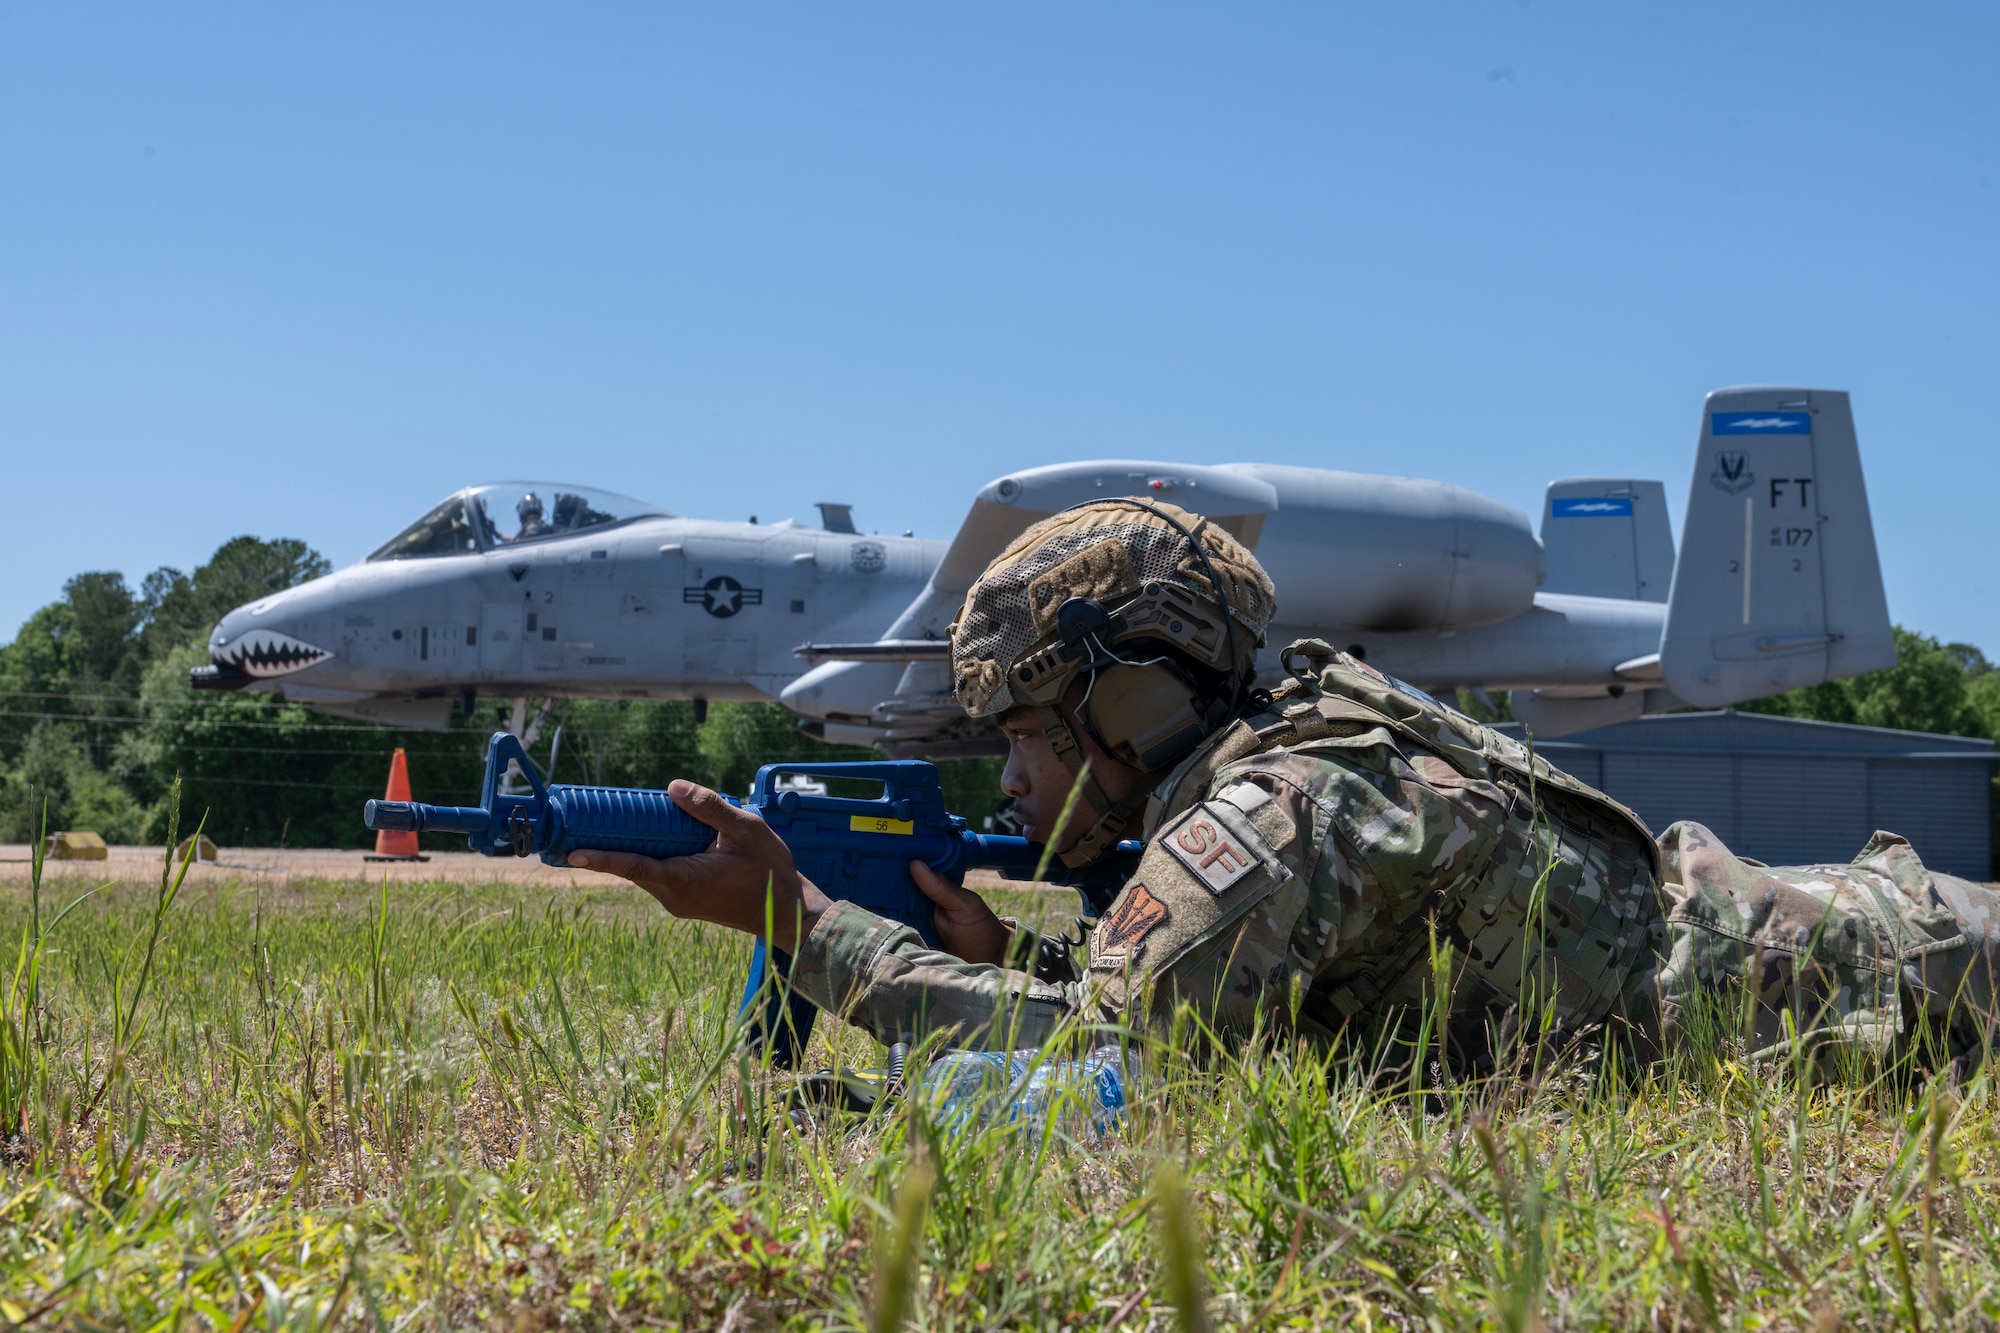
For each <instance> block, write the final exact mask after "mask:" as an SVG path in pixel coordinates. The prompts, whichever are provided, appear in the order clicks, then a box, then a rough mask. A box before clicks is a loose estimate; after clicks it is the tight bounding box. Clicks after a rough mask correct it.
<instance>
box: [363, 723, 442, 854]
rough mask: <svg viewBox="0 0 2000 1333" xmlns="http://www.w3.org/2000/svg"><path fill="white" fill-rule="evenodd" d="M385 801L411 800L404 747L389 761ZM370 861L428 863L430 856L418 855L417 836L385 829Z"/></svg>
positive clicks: (378, 834)
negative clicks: (387, 788) (387, 787)
mask: <svg viewBox="0 0 2000 1333" xmlns="http://www.w3.org/2000/svg"><path fill="white" fill-rule="evenodd" d="M382 799H383V800H385V801H407V800H409V799H410V764H409V761H408V760H407V759H405V758H404V757H403V747H402V746H400V745H399V746H397V747H396V753H395V756H394V757H393V758H391V759H390V760H389V790H388V791H386V792H383V793H382ZM365 859H366V860H370V861H428V860H430V858H429V857H428V856H419V855H418V854H417V835H416V834H414V833H412V832H409V831H408V830H403V831H399V832H398V831H391V830H389V829H383V830H381V831H380V832H378V833H376V835H375V854H374V855H373V856H370V857H367V858H365Z"/></svg>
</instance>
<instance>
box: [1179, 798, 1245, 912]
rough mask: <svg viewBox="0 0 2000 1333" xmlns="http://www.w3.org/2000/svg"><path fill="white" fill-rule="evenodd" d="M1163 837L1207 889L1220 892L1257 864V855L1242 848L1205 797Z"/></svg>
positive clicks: (1211, 891) (1182, 862)
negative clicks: (1175, 827)
mask: <svg viewBox="0 0 2000 1333" xmlns="http://www.w3.org/2000/svg"><path fill="white" fill-rule="evenodd" d="M1163 841H1164V843H1165V845H1166V848H1167V850H1168V851H1170V852H1172V853H1173V854H1174V856H1175V857H1176V858H1177V859H1178V860H1179V861H1180V863H1181V864H1182V865H1184V866H1186V867H1187V868H1188V869H1189V870H1192V871H1193V872H1194V873H1195V877H1196V878H1197V879H1199V880H1200V881H1201V882H1202V883H1203V884H1205V885H1207V886H1208V891H1209V892H1210V893H1221V892H1222V891H1223V890H1224V889H1226V888H1228V887H1229V886H1230V885H1231V884H1234V883H1235V882H1236V881H1237V880H1239V879H1242V878H1243V877H1244V876H1245V875H1247V874H1249V873H1250V872H1251V871H1252V870H1254V869H1256V867H1257V858H1256V857H1255V856H1253V855H1251V854H1250V852H1248V851H1247V850H1245V848H1244V846H1243V844H1242V843H1241V842H1239V841H1238V840H1237V838H1236V836H1235V835H1234V834H1232V833H1231V832H1230V831H1229V830H1228V828H1227V827H1226V826H1225V825H1224V824H1223V822H1222V817H1221V815H1220V814H1219V813H1218V812H1216V811H1215V810H1214V809H1213V808H1212V807H1210V806H1209V804H1208V803H1207V802H1206V801H1204V802H1202V803H1201V804H1200V805H1198V806H1196V807H1195V808H1194V809H1193V810H1191V811H1189V812H1188V818H1187V819H1186V820H1185V821H1184V822H1183V823H1182V824H1181V826H1180V827H1179V828H1178V829H1176V830H1174V832H1173V833H1172V834H1170V835H1169V836H1168V837H1166V838H1165V839H1164V840H1163Z"/></svg>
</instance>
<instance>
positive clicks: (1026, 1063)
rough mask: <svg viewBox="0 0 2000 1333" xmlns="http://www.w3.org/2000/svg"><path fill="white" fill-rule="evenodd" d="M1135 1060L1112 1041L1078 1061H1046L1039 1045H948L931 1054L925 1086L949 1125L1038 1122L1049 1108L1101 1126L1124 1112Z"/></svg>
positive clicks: (1107, 1126) (1062, 1115) (1067, 1117)
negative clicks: (946, 1051) (1003, 1048)
mask: <svg viewBox="0 0 2000 1333" xmlns="http://www.w3.org/2000/svg"><path fill="white" fill-rule="evenodd" d="M1133 1064H1134V1062H1133V1061H1132V1060H1130V1059H1125V1058H1121V1056H1120V1052H1119V1050H1118V1048H1117V1047H1116V1046H1112V1045H1106V1046H1100V1047H1098V1048H1097V1049H1096V1050H1094V1051H1092V1052H1091V1053H1090V1054H1089V1055H1088V1056H1086V1057H1085V1058H1083V1059H1081V1060H1051V1059H1048V1058H1046V1057H1045V1056H1044V1055H1043V1053H1042V1052H1041V1051H1039V1050H1024V1051H953V1052H952V1053H951V1054H949V1055H942V1056H939V1057H938V1058H937V1059H935V1060H933V1061H931V1064H930V1068H928V1069H926V1070H925V1071H924V1080H923V1091H924V1095H925V1096H927V1097H929V1098H931V1104H932V1105H933V1106H934V1107H935V1108H936V1109H937V1112H938V1116H939V1119H941V1120H942V1121H944V1122H945V1123H946V1124H949V1125H951V1126H952V1127H954V1128H960V1127H963V1126H964V1125H967V1124H969V1123H972V1122H973V1121H987V1120H1006V1121H1016V1122H1030V1123H1040V1122H1041V1120H1042V1119H1043V1118H1044V1117H1045V1116H1047V1115H1048V1114H1049V1112H1050V1110H1051V1108H1054V1110H1055V1112H1056V1114H1057V1115H1058V1117H1060V1118H1061V1119H1063V1120H1066V1121H1070V1122H1072V1123H1074V1121H1075V1120H1078V1119H1088V1120H1089V1122H1090V1124H1091V1126H1092V1127H1093V1128H1095V1129H1097V1130H1098V1131H1100V1132H1102V1131H1104V1130H1108V1129H1111V1128H1113V1127H1115V1126H1116V1125H1117V1124H1118V1122H1119V1120H1120V1119H1121V1118H1122V1117H1123V1115H1124V1111H1125V1104H1126V1100H1127V1095H1128V1092H1129V1090H1130V1088H1131V1082H1132V1077H1131V1076H1132V1074H1133V1073H1134V1072H1135V1070H1134V1069H1133Z"/></svg>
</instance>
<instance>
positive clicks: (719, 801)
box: [667, 778, 770, 838]
mask: <svg viewBox="0 0 2000 1333" xmlns="http://www.w3.org/2000/svg"><path fill="white" fill-rule="evenodd" d="M667 797H668V799H670V800H672V801H673V803H674V804H675V805H677V806H679V807H680V808H681V809H683V810H685V811H687V812H688V813H689V814H691V815H693V816H694V817H695V818H696V819H699V820H700V821H701V822H702V823H704V824H706V825H708V826H709V827H710V828H712V829H714V830H715V831H716V832H717V833H726V834H733V835H734V836H736V837H739V838H749V837H755V836H756V835H757V833H758V831H759V830H765V831H768V830H769V828H770V825H768V824H766V823H765V822H764V821H763V820H761V819H759V818H757V816H755V815H753V814H751V813H750V812H749V811H748V810H745V809H744V808H743V807H742V806H740V805H731V804H730V803H729V802H728V800H726V799H725V798H724V797H723V795H722V793H721V792H718V791H713V790H711V789H709V788H707V787H704V786H702V785H701V784H700V783H699V782H689V781H688V780H687V779H686V778H675V779H674V780H673V781H672V782H669V783H668V784H667Z"/></svg>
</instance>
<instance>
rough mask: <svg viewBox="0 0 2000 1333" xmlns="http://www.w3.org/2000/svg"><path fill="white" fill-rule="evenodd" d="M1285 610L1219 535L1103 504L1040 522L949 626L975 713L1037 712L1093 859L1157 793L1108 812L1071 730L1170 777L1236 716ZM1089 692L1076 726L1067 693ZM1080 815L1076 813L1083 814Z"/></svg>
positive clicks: (1079, 859) (1160, 509)
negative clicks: (1260, 653) (1075, 783)
mask: <svg viewBox="0 0 2000 1333" xmlns="http://www.w3.org/2000/svg"><path fill="white" fill-rule="evenodd" d="M1275 610H1276V598H1275V595H1274V592H1273V589H1272V586H1271V579H1270V576H1269V575H1268V574H1266V573H1265V572H1264V567H1263V566H1262V565H1260V564H1258V563H1257V558H1256V557H1255V556H1253V555H1251V554H1250V552H1249V551H1248V550H1247V549H1246V548H1245V547H1244V546H1243V544H1242V543H1241V542H1239V541H1237V540H1236V538H1234V537H1232V536H1231V535H1230V534H1229V533H1228V532H1226V531H1224V530H1223V529H1222V527H1221V526H1219V525H1218V524H1216V523H1213V522H1211V521H1210V520H1208V519H1206V518H1203V517H1201V516H1200V515H1198V514H1191V513H1189V512H1188V511H1186V510H1184V509H1181V508H1179V507H1178V506H1176V505H1171V504H1165V503H1162V502H1159V501H1154V500H1141V499H1115V500H1111V499H1107V500H1093V501H1090V502H1088V503H1086V504H1081V505H1077V506H1075V507H1074V508H1071V509H1066V510H1064V511H1063V512H1062V513H1060V514H1056V515H1054V516H1052V517H1050V518H1046V519H1044V520H1042V521H1041V522H1040V523H1037V524H1035V525H1034V526H1033V527H1031V528H1029V529H1028V530H1027V531H1026V532H1024V533H1022V534H1021V535H1020V536H1019V537H1017V538H1016V539H1015V540H1014V542H1013V544H1012V545H1010V546H1008V548H1007V549H1006V550H1005V551H1002V552H1001V553H1000V555H999V556H998V557H997V558H996V559H994V561H993V562H992V563H991V564H990V565H988V566H987V567H986V571H985V573H983V574H981V575H980V576H979V579H978V580H977V581H976V582H975V583H974V584H973V585H972V588H971V590H970V591H969V592H967V594H966V598H965V605H964V607H963V608H961V609H960V611H959V614H958V620H957V622H956V623H955V624H953V625H952V627H951V667H952V692H953V694H954V695H955V696H956V697H957V699H958V702H959V704H960V705H961V706H962V707H963V708H964V709H965V711H966V712H967V713H970V714H971V715H972V716H974V717H997V716H999V715H1000V714H1002V713H1005V712H1007V711H1008V710H1009V709H1012V708H1018V707H1023V706H1026V707H1030V708H1033V709H1034V710H1035V713H1036V717H1037V719H1038V720H1039V721H1040V723H1041V725H1042V729H1043V731H1044V732H1045V733H1046V734H1047V735H1048V737H1049V740H1050V743H1051V744H1052V745H1053V746H1054V747H1055V750H1056V753H1057V755H1058V756H1059V757H1060V758H1061V759H1062V760H1063V763H1064V765H1065V766H1066V767H1068V768H1069V770H1070V772H1071V773H1073V774H1078V775H1080V777H1081V782H1080V792H1079V796H1078V800H1079V803H1080V804H1082V805H1086V806H1088V807H1090V809H1089V811H1088V816H1089V817H1090V818H1091V819H1092V821H1093V822H1092V826H1091V828H1090V830H1089V832H1087V833H1086V835H1085V837H1084V839H1083V841H1082V842H1080V843H1078V844H1077V845H1076V847H1074V848H1073V849H1072V850H1071V851H1069V852H1067V853H1064V854H1063V860H1064V861H1065V862H1066V863H1068V864H1069V865H1071V866H1072V867H1074V866H1080V865H1084V864H1087V863H1088V862H1090V861H1093V860H1095V859H1097V857H1099V856H1102V855H1103V854H1104V853H1105V852H1106V851H1108V850H1109V849H1110V848H1111V846H1112V845H1113V844H1114V843H1115V840H1116V835H1117V833H1118V831H1119V830H1120V829H1122V828H1123V826H1124V825H1125V823H1126V822H1127V820H1128V819H1129V818H1130V816H1131V815H1132V813H1133V812H1134V811H1135V810H1136V809H1137V808H1138V806H1139V805H1140V804H1141V803H1143V801H1144V800H1145V796H1146V792H1147V791H1148V790H1149V789H1150V786H1151V785H1152V784H1150V783H1147V784H1141V790H1140V791H1139V792H1136V793H1135V794H1134V795H1133V796H1130V797H1127V798H1126V799H1125V800H1124V801H1121V802H1118V803H1116V804H1115V805H1114V803H1113V802H1111V801H1110V800H1109V799H1108V798H1106V797H1105V796H1104V793H1103V792H1102V790H1101V789H1100V788H1099V787H1098V785H1097V782H1096V780H1095V779H1094V778H1093V777H1091V776H1090V775H1088V774H1086V773H1084V772H1083V754H1082V751H1081V749H1080V748H1079V747H1078V745H1077V741H1076V737H1075V734H1074V733H1073V731H1072V730H1071V726H1072V722H1074V723H1077V724H1081V725H1082V726H1083V727H1085V728H1086V729H1087V730H1088V731H1089V733H1090V736H1091V738H1092V739H1093V740H1095V741H1096V742H1097V744H1098V745H1099V746H1100V747H1102V748H1103V749H1104V751H1105V752H1106V753H1108V754H1110V755H1113V756H1114V757H1116V758H1117V759H1119V760H1120V761H1121V762H1123V763H1125V764H1128V765H1130V766H1131V767H1133V768H1136V769H1138V770H1139V771H1140V772H1141V773H1144V774H1149V775H1154V777H1155V779H1156V780H1157V778H1158V777H1161V776H1164V775H1165V773H1166V771H1167V770H1168V769H1170V768H1172V767H1173V766H1174V765H1175V764H1176V763H1178V762H1179V761H1180V760H1181V759H1183V758H1185V757H1186V756H1187V755H1188V754H1189V753H1190V752H1191V751H1192V750H1193V749H1194V748H1195V747H1196V746H1197V745H1199V744H1200V743H1201V742H1202V740H1203V739H1204V738H1205V737H1207V736H1209V735H1212V734H1213V733H1214V732H1215V731H1216V730H1218V729H1219V728H1221V727H1222V726H1224V725H1225V724H1227V723H1228V722H1229V721H1230V719H1232V718H1234V717H1235V716H1237V715H1238V713H1239V712H1240V711H1241V710H1242V707H1243V705H1244V703H1245V701H1246V700H1247V698H1248V694H1249V688H1250V679H1251V675H1252V673H1253V671H1254V669H1255V664H1256V656H1257V650H1258V649H1259V648H1260V647H1262V646H1263V643H1264V630H1265V627H1266V626H1268V625H1269V624H1270V623H1271V616H1272V613H1273V612H1274V611H1275ZM1078 680H1082V681H1083V682H1084V689H1083V692H1082V697H1081V699H1080V700H1077V701H1074V702H1073V715H1072V714H1071V712H1070V710H1065V709H1063V708H1062V707H1061V705H1062V704H1063V702H1064V696H1065V694H1066V693H1067V692H1068V691H1069V690H1070V688H1071V686H1072V685H1073V684H1075V683H1076V682H1077V681H1078ZM1082 813H1085V812H1083V811H1079V814H1082Z"/></svg>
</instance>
